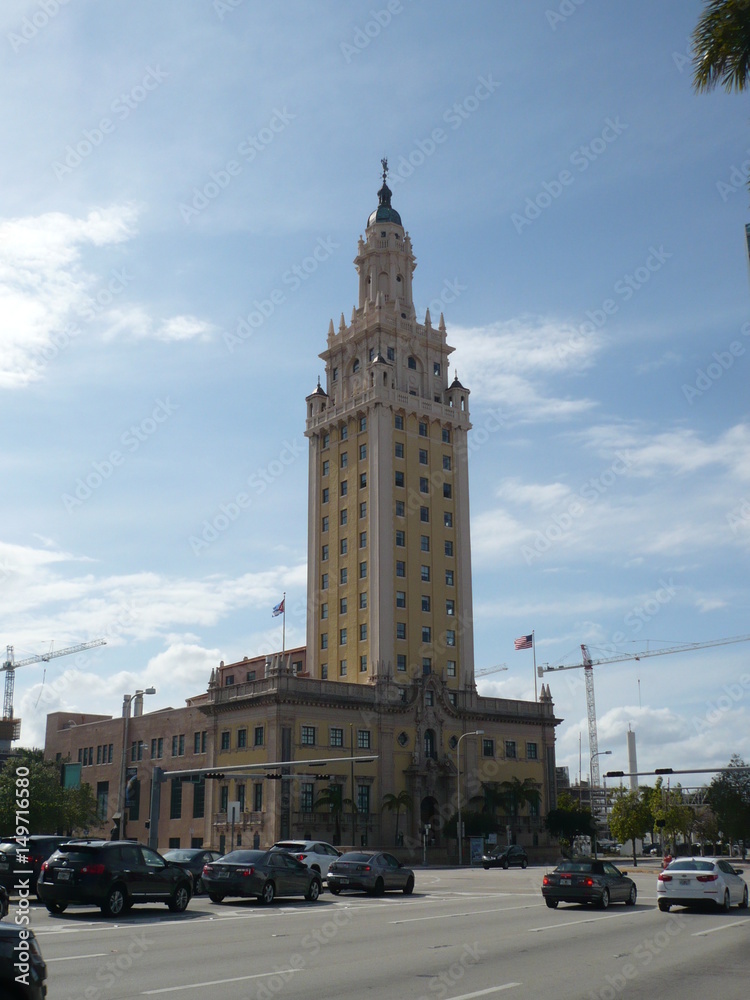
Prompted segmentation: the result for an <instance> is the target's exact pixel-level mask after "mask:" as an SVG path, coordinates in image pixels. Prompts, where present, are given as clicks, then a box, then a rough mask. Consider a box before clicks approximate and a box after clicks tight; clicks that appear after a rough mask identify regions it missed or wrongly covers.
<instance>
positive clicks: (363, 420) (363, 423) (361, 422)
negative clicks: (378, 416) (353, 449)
mask: <svg viewBox="0 0 750 1000" xmlns="http://www.w3.org/2000/svg"><path fill="white" fill-rule="evenodd" d="M359 429H360V432H361V431H366V430H367V417H360V418H359Z"/></svg>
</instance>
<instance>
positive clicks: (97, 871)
mask: <svg viewBox="0 0 750 1000" xmlns="http://www.w3.org/2000/svg"><path fill="white" fill-rule="evenodd" d="M106 870H107V869H106V868H105V867H104V865H101V864H96V865H84V867H83V868H82V869H81V875H103V874H104V872H105V871H106Z"/></svg>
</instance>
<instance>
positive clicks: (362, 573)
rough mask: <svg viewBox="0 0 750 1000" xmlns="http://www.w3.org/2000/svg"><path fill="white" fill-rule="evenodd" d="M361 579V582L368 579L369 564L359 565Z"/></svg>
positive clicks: (362, 563)
mask: <svg viewBox="0 0 750 1000" xmlns="http://www.w3.org/2000/svg"><path fill="white" fill-rule="evenodd" d="M359 578H360V580H366V579H367V563H366V562H361V563H360V564H359Z"/></svg>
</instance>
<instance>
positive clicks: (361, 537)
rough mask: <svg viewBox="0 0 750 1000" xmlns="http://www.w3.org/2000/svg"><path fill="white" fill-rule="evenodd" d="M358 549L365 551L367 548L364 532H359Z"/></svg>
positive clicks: (365, 533)
mask: <svg viewBox="0 0 750 1000" xmlns="http://www.w3.org/2000/svg"><path fill="white" fill-rule="evenodd" d="M359 547H360V548H361V549H366V548H367V532H366V531H360V533H359Z"/></svg>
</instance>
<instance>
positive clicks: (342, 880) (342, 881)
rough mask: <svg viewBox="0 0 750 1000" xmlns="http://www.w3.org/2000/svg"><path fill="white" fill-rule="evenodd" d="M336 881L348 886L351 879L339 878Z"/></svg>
mask: <svg viewBox="0 0 750 1000" xmlns="http://www.w3.org/2000/svg"><path fill="white" fill-rule="evenodd" d="M336 881H337V882H340V883H341V884H342V885H347V883H348V882H349V879H348V878H341V876H339V878H338V879H337V880H336Z"/></svg>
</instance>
